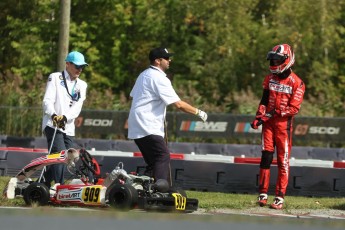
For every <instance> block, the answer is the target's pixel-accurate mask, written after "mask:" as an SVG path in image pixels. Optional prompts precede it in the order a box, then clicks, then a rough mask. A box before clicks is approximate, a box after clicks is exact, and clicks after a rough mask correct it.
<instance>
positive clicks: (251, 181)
mask: <svg viewBox="0 0 345 230" xmlns="http://www.w3.org/2000/svg"><path fill="white" fill-rule="evenodd" d="M41 155H44V153H35V152H18V151H8V152H7V155H6V160H1V161H0V175H2V176H15V175H16V174H17V173H18V172H19V170H21V169H22V168H23V167H24V166H25V165H26V164H27V163H29V162H30V161H31V160H32V159H35V158H37V157H39V156H41ZM95 158H96V159H97V161H98V162H99V164H100V165H101V175H102V177H104V176H105V175H106V174H107V173H110V172H111V171H112V170H113V169H114V168H115V167H116V165H117V164H118V163H119V162H122V163H123V165H124V169H125V170H126V171H127V172H128V173H131V172H134V173H139V174H141V173H143V171H144V169H145V162H144V159H143V158H142V157H124V156H118V157H116V156H99V155H97V156H95ZM19 159H20V160H19ZM40 172H41V171H40V170H39V171H37V172H36V173H35V174H34V175H33V177H38V176H39V175H40ZM258 173H259V165H258V164H235V163H220V162H204V161H187V160H178V159H172V161H171V175H172V182H173V185H174V186H177V187H181V188H183V189H185V190H196V191H209V192H224V193H246V194H257V193H258ZM344 173H345V169H338V168H322V167H301V166H292V167H290V177H289V184H288V187H287V195H298V196H316V197H344V196H345V179H344ZM65 177H66V179H69V177H71V175H70V174H69V173H66V174H65ZM276 179H277V166H275V165H274V166H272V167H271V177H270V189H269V194H270V195H272V196H273V195H274V190H275V184H276Z"/></svg>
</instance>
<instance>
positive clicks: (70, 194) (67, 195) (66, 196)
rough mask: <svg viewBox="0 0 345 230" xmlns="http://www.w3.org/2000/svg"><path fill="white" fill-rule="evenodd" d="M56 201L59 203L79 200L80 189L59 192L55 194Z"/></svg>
mask: <svg viewBox="0 0 345 230" xmlns="http://www.w3.org/2000/svg"><path fill="white" fill-rule="evenodd" d="M57 199H58V200H61V201H73V200H81V189H77V190H63V191H60V192H58V194H57Z"/></svg>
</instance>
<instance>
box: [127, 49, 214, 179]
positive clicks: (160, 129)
mask: <svg viewBox="0 0 345 230" xmlns="http://www.w3.org/2000/svg"><path fill="white" fill-rule="evenodd" d="M172 55H173V54H172V53H169V52H168V50H167V49H166V48H161V47H159V48H155V49H152V50H151V51H150V53H149V60H150V67H149V68H147V69H146V70H144V71H143V72H142V73H141V74H140V75H139V77H138V78H137V80H136V82H135V85H134V87H133V89H132V91H131V93H130V96H131V97H132V98H133V101H132V106H131V110H130V113H129V117H128V138H129V139H134V142H135V143H136V145H137V146H138V148H139V149H140V151H141V153H142V155H143V157H144V160H145V162H146V164H147V166H146V170H145V175H148V176H152V177H154V178H155V180H156V181H157V180H158V179H165V180H167V181H169V180H170V179H171V178H170V175H169V172H170V171H169V170H170V169H169V165H170V152H169V150H168V147H167V145H166V142H165V140H164V135H165V132H164V121H165V115H166V107H167V106H168V105H171V104H173V105H175V107H176V108H178V109H179V110H181V111H183V112H185V113H189V114H193V115H196V116H198V117H199V118H200V119H201V120H203V121H204V122H205V121H206V120H207V114H206V113H205V112H204V111H201V110H199V109H197V108H195V107H193V106H191V105H190V104H188V103H186V102H184V101H182V100H181V99H180V98H179V96H178V95H177V94H176V92H175V90H174V89H173V87H172V84H171V81H170V80H169V79H168V78H167V76H166V74H165V71H166V70H167V69H168V68H169V65H170V62H171V59H170V57H171V56H172Z"/></svg>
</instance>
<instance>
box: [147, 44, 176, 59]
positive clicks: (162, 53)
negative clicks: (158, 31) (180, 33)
mask: <svg viewBox="0 0 345 230" xmlns="http://www.w3.org/2000/svg"><path fill="white" fill-rule="evenodd" d="M173 55H174V54H173V53H169V51H168V49H167V48H163V47H158V48H154V49H152V50H151V51H150V54H149V59H150V61H154V60H155V59H157V58H170V57H171V56H173Z"/></svg>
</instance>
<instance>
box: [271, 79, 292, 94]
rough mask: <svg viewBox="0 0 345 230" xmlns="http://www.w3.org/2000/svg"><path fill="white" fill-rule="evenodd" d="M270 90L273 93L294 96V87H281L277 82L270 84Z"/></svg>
mask: <svg viewBox="0 0 345 230" xmlns="http://www.w3.org/2000/svg"><path fill="white" fill-rule="evenodd" d="M269 88H270V90H272V91H276V92H280V93H287V94H292V87H291V86H288V85H281V84H277V83H275V82H270V83H269Z"/></svg>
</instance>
